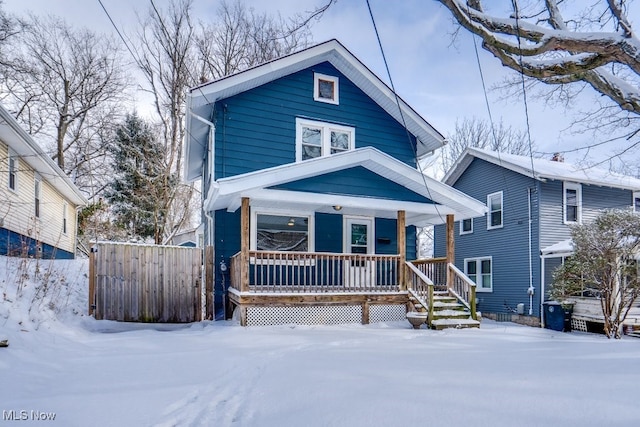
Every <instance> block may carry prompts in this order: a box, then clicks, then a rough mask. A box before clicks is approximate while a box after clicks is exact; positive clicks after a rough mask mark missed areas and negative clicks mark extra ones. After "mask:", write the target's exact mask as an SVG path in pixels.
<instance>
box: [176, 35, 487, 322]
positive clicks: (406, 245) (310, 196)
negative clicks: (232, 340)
mask: <svg viewBox="0 0 640 427" xmlns="http://www.w3.org/2000/svg"><path fill="white" fill-rule="evenodd" d="M187 109H188V115H187V135H188V136H187V140H186V164H185V166H186V171H185V172H186V177H187V179H188V180H192V181H194V180H201V183H202V212H203V223H204V243H205V245H207V246H212V247H213V251H214V256H215V273H214V277H215V280H214V281H213V282H214V284H213V288H214V289H213V290H212V291H213V292H212V293H211V295H207V297H211V298H213V299H214V304H215V316H216V317H218V318H219V317H221V316H222V314H221V313H223V311H224V310H225V309H226V312H227V315H229V313H230V312H231V311H235V312H236V313H239V315H240V320H241V323H242V324H243V325H252V324H267V323H268V324H272V323H291V322H302V323H317V322H322V323H336V322H349V321H357V322H360V321H362V322H369V321H371V322H373V321H376V320H391V319H395V318H397V317H399V316H400V317H402V318H404V314H405V311H406V306H407V295H406V285H405V265H404V263H405V262H406V261H407V260H412V259H415V257H416V227H421V226H424V225H429V224H441V223H444V222H445V221H446V218H447V216H448V215H449V216H455V217H456V218H461V219H466V218H471V217H475V216H478V215H482V214H483V213H484V212H485V207H484V204H482V203H480V202H478V201H476V200H474V199H472V198H470V197H468V196H466V195H465V194H463V193H462V192H460V191H458V190H455V189H454V188H452V187H450V186H447V185H445V184H443V183H441V182H438V181H436V180H434V179H431V178H429V177H427V176H426V175H424V174H422V173H421V172H420V171H418V169H417V164H418V163H417V162H418V160H419V159H420V158H422V157H424V156H427V155H429V154H431V153H432V152H433V151H434V150H436V149H438V148H439V147H441V146H442V145H443V140H444V139H443V137H442V135H441V134H440V133H439V132H438V131H436V130H435V129H434V128H433V127H432V126H431V125H430V124H429V123H428V122H427V121H426V120H424V119H423V118H422V117H421V116H420V115H419V114H418V113H417V112H416V111H414V110H413V109H412V108H411V107H410V106H409V105H407V104H406V103H405V102H404V101H403V100H402V99H401V98H399V97H398V96H396V95H395V93H393V91H392V90H391V89H390V88H389V87H388V86H387V85H386V84H385V83H384V82H382V81H381V80H380V79H379V78H378V77H377V76H375V75H374V74H373V73H372V72H371V71H370V70H369V69H368V68H367V67H366V66H365V65H364V64H362V63H361V62H360V61H359V60H358V59H357V58H356V57H355V56H353V54H351V52H349V51H348V50H347V49H346V48H345V47H344V46H343V45H341V44H340V43H339V42H338V41H336V40H331V41H328V42H325V43H321V44H318V45H315V46H313V47H310V48H308V49H305V50H302V51H300V52H297V53H294V54H291V55H288V56H285V57H282V58H279V59H276V60H273V61H270V62H268V63H265V64H262V65H260V66H257V67H254V68H251V69H248V70H246V71H243V72H240V73H237V74H234V75H231V76H229V77H225V78H222V79H220V80H217V81H213V82H210V83H206V84H203V85H201V86H198V87H194V88H192V89H191V90H190V91H189V94H188V101H187ZM236 308H237V309H238V310H236ZM209 314H210V315H211V313H209Z"/></svg>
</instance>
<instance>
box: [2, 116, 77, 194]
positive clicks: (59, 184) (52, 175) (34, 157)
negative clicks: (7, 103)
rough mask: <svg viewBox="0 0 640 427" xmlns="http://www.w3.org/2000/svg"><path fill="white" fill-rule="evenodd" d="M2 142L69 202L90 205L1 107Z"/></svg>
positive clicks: (20, 160) (20, 161)
mask: <svg viewBox="0 0 640 427" xmlns="http://www.w3.org/2000/svg"><path fill="white" fill-rule="evenodd" d="M0 140H2V141H3V142H4V143H5V144H7V145H8V146H9V152H13V153H15V154H16V156H17V157H18V158H19V163H22V162H24V163H26V164H28V165H29V166H30V167H32V168H33V169H34V170H35V171H36V172H37V173H39V174H40V176H41V177H42V178H43V179H44V180H45V181H46V182H48V183H49V184H51V186H53V187H54V188H55V189H56V190H57V191H59V192H60V194H62V195H63V196H64V197H65V198H66V199H67V200H68V201H69V202H71V203H73V204H74V205H75V206H82V205H86V204H88V203H89V202H88V200H87V199H86V198H85V197H84V195H83V194H82V193H81V192H80V190H79V189H78V187H76V186H75V185H74V184H73V182H71V179H69V177H68V176H67V175H66V174H65V173H64V172H63V171H62V170H61V169H60V168H59V167H58V165H57V164H56V163H55V162H54V161H53V160H52V159H51V157H49V156H48V155H47V154H46V153H45V152H44V151H43V150H42V148H40V146H39V145H38V144H37V143H36V142H35V141H34V140H33V138H31V136H30V135H29V134H28V133H27V132H26V131H25V130H24V129H22V127H21V126H20V125H19V124H18V122H17V121H16V119H14V118H13V116H12V115H11V114H9V112H8V111H7V110H5V109H4V107H2V106H1V105H0ZM18 185H20V183H18Z"/></svg>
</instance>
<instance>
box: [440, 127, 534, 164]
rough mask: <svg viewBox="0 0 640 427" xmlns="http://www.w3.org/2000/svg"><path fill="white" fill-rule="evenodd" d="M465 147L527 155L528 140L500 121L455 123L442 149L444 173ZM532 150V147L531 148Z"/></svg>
mask: <svg viewBox="0 0 640 427" xmlns="http://www.w3.org/2000/svg"><path fill="white" fill-rule="evenodd" d="M467 147H477V148H486V149H488V150H492V151H499V152H501V153H509V154H518V155H529V154H530V147H529V139H528V138H527V134H526V133H525V132H521V131H518V130H516V129H514V128H512V127H511V126H505V125H504V123H503V122H502V121H500V122H499V123H497V124H491V123H489V122H487V121H484V120H479V119H476V118H475V117H474V118H471V119H464V120H462V121H456V128H455V131H454V133H453V134H452V135H449V136H448V137H447V145H446V146H445V147H443V149H442V154H441V155H442V168H443V169H444V171H445V172H446V171H447V170H449V168H450V167H451V166H453V163H454V162H455V161H456V160H457V159H458V157H460V155H461V154H462V153H463V152H464V150H465V149H466V148H467ZM531 148H532V149H533V147H531Z"/></svg>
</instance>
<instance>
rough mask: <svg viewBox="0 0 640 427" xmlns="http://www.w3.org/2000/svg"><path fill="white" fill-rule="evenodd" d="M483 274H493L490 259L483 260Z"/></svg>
mask: <svg viewBox="0 0 640 427" xmlns="http://www.w3.org/2000/svg"><path fill="white" fill-rule="evenodd" d="M481 264H482V267H480V268H481V269H482V274H491V261H490V260H488V259H484V260H482V261H481Z"/></svg>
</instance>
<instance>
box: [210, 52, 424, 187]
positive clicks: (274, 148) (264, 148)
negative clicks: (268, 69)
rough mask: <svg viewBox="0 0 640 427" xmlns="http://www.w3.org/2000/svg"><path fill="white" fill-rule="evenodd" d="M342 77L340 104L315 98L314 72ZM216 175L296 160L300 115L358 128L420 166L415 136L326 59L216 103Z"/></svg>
mask: <svg viewBox="0 0 640 427" xmlns="http://www.w3.org/2000/svg"><path fill="white" fill-rule="evenodd" d="M314 72H319V73H322V74H327V75H331V76H337V77H338V78H339V90H340V94H339V99H340V104H339V105H333V104H327V103H323V102H317V101H314V100H313V74H314ZM214 117H215V119H214V120H215V124H216V135H215V137H216V152H215V157H216V168H215V170H216V179H219V178H221V177H227V176H232V175H237V174H241V173H246V172H252V171H255V170H260V169H264V168H268V167H273V166H279V165H282V164H286V163H292V162H294V161H295V139H296V126H295V119H296V117H304V118H308V119H313V120H318V121H325V122H330V123H339V124H343V125H348V126H352V127H354V128H355V147H356V148H357V147H366V146H371V147H375V148H378V149H379V150H381V151H383V152H385V153H387V154H389V155H391V156H393V157H395V158H397V159H399V160H401V161H403V162H405V163H407V164H409V165H411V166H415V154H414V150H415V138H414V137H413V136H407V132H406V131H405V129H404V127H403V126H402V125H401V124H400V123H398V122H397V121H396V120H395V119H394V118H393V117H391V116H390V115H389V114H387V113H386V111H384V110H383V109H382V108H381V107H380V106H379V105H377V104H376V103H375V102H374V101H373V100H371V99H370V98H369V97H368V96H367V95H366V94H365V93H364V92H362V90H360V89H359V88H358V87H357V86H355V85H354V84H353V83H352V82H351V81H350V80H349V79H347V78H346V77H345V76H344V75H342V74H341V73H340V72H338V71H337V70H336V69H335V68H334V67H333V66H332V65H331V64H329V63H323V64H318V65H315V66H313V67H310V68H307V69H305V70H302V71H299V72H297V73H294V74H292V75H289V76H286V77H283V78H280V79H278V80H275V81H273V82H270V83H267V84H265V85H262V86H259V87H257V88H254V89H251V90H249V91H246V92H243V93H240V94H238V95H235V96H233V97H229V98H226V99H223V100H219V101H217V102H216V103H215V114H214Z"/></svg>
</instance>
